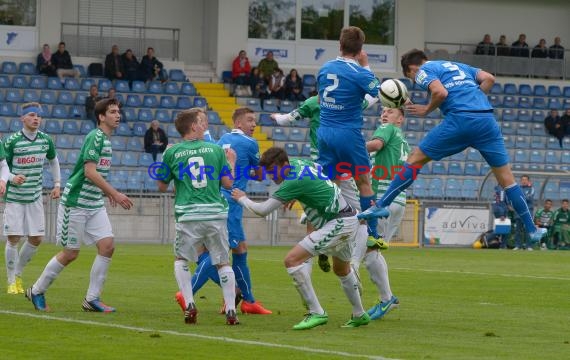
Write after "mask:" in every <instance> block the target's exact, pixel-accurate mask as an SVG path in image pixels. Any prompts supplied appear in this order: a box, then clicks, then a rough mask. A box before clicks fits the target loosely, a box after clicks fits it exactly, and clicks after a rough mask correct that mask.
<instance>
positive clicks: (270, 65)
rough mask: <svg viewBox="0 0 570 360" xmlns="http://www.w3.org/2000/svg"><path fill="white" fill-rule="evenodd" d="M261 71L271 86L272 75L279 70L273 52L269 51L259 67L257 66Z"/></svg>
mask: <svg viewBox="0 0 570 360" xmlns="http://www.w3.org/2000/svg"><path fill="white" fill-rule="evenodd" d="M257 67H258V68H259V71H260V72H261V73H262V74H263V76H265V81H266V83H267V84H269V80H271V75H272V74H273V72H274V71H275V69H277V68H279V64H278V63H277V61H275V59H274V58H273V51H268V52H267V54H266V55H265V58H264V59H261V61H260V62H259V65H257Z"/></svg>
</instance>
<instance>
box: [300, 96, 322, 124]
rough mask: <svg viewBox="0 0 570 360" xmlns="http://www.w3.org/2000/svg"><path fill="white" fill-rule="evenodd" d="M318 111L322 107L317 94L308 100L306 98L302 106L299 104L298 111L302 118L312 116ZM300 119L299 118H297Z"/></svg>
mask: <svg viewBox="0 0 570 360" xmlns="http://www.w3.org/2000/svg"><path fill="white" fill-rule="evenodd" d="M316 111H318V112H320V111H321V109H320V107H319V100H318V97H317V96H311V97H310V98H308V99H307V100H305V101H304V102H303V103H302V104H301V106H299V109H298V113H299V115H301V118H312V117H313V114H314V113H315V112H316ZM295 120H299V119H295Z"/></svg>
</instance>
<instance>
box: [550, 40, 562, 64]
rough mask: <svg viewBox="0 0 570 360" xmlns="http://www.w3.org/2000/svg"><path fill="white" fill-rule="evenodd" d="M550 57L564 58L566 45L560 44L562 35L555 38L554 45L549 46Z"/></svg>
mask: <svg viewBox="0 0 570 360" xmlns="http://www.w3.org/2000/svg"><path fill="white" fill-rule="evenodd" d="M548 57H549V58H551V59H564V46H562V45H560V36H557V37H555V38H554V45H552V46H551V47H549V48H548Z"/></svg>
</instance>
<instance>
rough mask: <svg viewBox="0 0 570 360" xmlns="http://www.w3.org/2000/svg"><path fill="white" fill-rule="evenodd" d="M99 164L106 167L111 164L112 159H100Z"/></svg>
mask: <svg viewBox="0 0 570 360" xmlns="http://www.w3.org/2000/svg"><path fill="white" fill-rule="evenodd" d="M99 165H100V166H105V167H108V166H111V160H109V159H100V160H99Z"/></svg>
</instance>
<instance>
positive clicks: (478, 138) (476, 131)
mask: <svg viewBox="0 0 570 360" xmlns="http://www.w3.org/2000/svg"><path fill="white" fill-rule="evenodd" d="M418 147H419V148H420V150H421V151H423V153H424V154H426V155H427V156H429V157H430V158H431V159H433V160H441V159H443V158H445V157H448V156H451V155H453V154H457V153H460V152H462V151H463V150H465V149H467V148H468V147H472V148H473V149H476V150H479V152H480V153H481V155H482V156H483V158H484V159H485V161H487V164H489V166H491V167H501V166H503V165H507V164H508V163H509V154H508V152H507V149H506V148H505V140H504V139H503V135H502V134H501V129H500V128H499V125H498V123H497V120H495V116H494V115H493V113H474V112H462V113H453V114H448V115H446V116H445V118H444V119H443V121H442V122H441V123H440V124H439V125H437V126H436V127H434V128H433V129H431V130H430V131H429V132H428V133H427V134H426V136H425V137H424V138H423V139H422V141H420V144H419V145H418Z"/></svg>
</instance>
